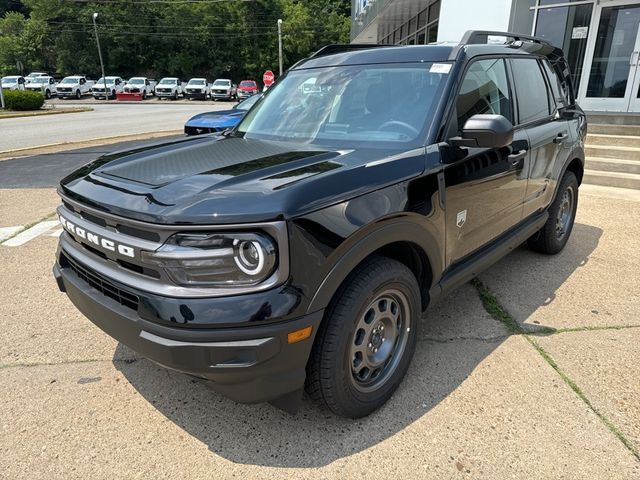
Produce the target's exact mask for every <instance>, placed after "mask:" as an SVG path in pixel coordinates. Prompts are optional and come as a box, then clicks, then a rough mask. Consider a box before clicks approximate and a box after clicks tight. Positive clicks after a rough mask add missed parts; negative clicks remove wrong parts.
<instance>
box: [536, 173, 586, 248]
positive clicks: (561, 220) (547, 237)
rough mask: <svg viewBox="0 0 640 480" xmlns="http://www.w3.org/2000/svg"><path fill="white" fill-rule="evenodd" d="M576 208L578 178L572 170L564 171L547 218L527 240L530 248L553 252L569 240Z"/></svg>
mask: <svg viewBox="0 0 640 480" xmlns="http://www.w3.org/2000/svg"><path fill="white" fill-rule="evenodd" d="M577 208H578V179H577V178H576V176H575V174H574V173H573V172H565V174H564V176H563V177H562V180H561V181H560V185H559V186H558V193H557V195H556V198H555V200H554V201H553V203H552V204H551V205H550V206H549V209H548V212H549V218H548V219H547V223H545V224H544V227H542V228H541V229H540V230H539V231H538V232H537V233H536V234H535V235H533V236H532V237H531V238H529V240H528V242H527V243H528V244H529V247H530V248H531V249H532V250H535V251H537V252H541V253H547V254H551V255H552V254H555V253H558V252H560V251H561V250H562V249H563V248H564V246H565V245H566V244H567V241H568V240H569V236H570V235H571V231H572V230H573V222H574V220H575V218H576V209H577Z"/></svg>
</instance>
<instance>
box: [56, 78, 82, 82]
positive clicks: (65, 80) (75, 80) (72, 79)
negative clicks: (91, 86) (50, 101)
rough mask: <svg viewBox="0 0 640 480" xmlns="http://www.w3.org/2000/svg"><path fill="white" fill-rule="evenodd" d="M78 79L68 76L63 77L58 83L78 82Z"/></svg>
mask: <svg viewBox="0 0 640 480" xmlns="http://www.w3.org/2000/svg"><path fill="white" fill-rule="evenodd" d="M79 81H80V79H79V78H78V77H70V78H63V79H62V81H61V82H60V83H78V82H79Z"/></svg>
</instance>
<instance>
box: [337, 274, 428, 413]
mask: <svg viewBox="0 0 640 480" xmlns="http://www.w3.org/2000/svg"><path fill="white" fill-rule="evenodd" d="M407 272H408V274H409V275H411V276H412V275H413V274H412V273H411V272H410V271H409V270H408V269H407ZM394 273H396V272H394ZM387 276H388V277H389V278H387V279H386V280H385V281H383V282H382V283H379V284H377V286H376V287H375V288H374V289H373V290H372V291H370V292H369V294H367V295H366V296H364V297H361V298H360V300H359V301H358V302H354V304H353V305H352V306H350V308H348V309H347V315H348V318H351V322H345V323H344V324H343V325H342V326H341V327H342V332H341V335H340V337H339V338H340V341H339V344H338V349H337V352H341V354H339V355H335V357H334V359H333V363H334V364H333V365H332V366H331V367H332V368H333V369H334V371H335V372H336V375H335V377H334V381H335V382H336V385H335V387H336V388H335V392H336V396H337V397H338V400H339V403H340V404H342V405H347V404H354V406H357V410H356V411H350V412H346V414H347V415H348V416H362V415H361V414H362V412H366V413H367V414H368V413H370V412H371V411H373V410H376V409H377V408H379V407H380V406H382V404H384V403H385V402H386V401H387V400H388V399H389V397H390V396H391V395H392V394H393V392H394V391H395V390H396V388H397V387H398V385H399V384H400V382H401V381H402V379H403V377H404V375H405V373H406V371H407V369H408V368H409V364H410V363H411V359H412V357H413V353H414V351H415V347H416V343H417V338H418V329H419V323H420V322H419V320H420V292H419V290H418V287H417V283H416V282H415V281H414V282H411V281H408V279H407V278H405V276H404V275H394V276H393V277H392V276H390V275H387ZM388 289H395V290H399V291H400V292H401V293H403V294H404V295H405V296H406V298H407V302H408V304H409V309H410V312H409V314H408V315H407V318H406V319H405V321H406V322H408V326H409V328H410V330H409V338H408V339H407V344H406V346H405V350H404V352H403V354H402V358H401V359H400V361H399V363H398V365H397V367H396V370H395V372H394V373H393V375H392V376H391V377H390V378H389V379H387V381H386V382H385V383H384V384H383V385H381V386H380V387H379V389H377V390H375V391H373V392H368V393H364V392H362V391H360V390H358V389H357V388H356V387H355V386H354V385H353V383H352V379H351V378H352V373H351V359H350V358H349V357H350V353H351V350H350V345H351V341H352V339H353V334H354V330H355V328H356V325H357V324H358V321H359V319H360V317H361V316H362V315H363V314H364V313H365V309H366V308H367V307H368V306H369V305H370V303H371V302H372V301H373V300H374V299H375V298H376V297H377V296H378V295H379V294H380V293H382V292H383V291H385V290H388ZM405 328H406V326H405Z"/></svg>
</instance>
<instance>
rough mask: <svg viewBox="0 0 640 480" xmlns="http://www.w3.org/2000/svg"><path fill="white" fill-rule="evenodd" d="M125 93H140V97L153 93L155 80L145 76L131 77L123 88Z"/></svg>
mask: <svg viewBox="0 0 640 480" xmlns="http://www.w3.org/2000/svg"><path fill="white" fill-rule="evenodd" d="M123 90H124V92H125V93H141V94H142V98H143V99H144V98H147V97H148V96H151V95H155V91H156V81H155V80H151V79H149V78H147V77H131V78H130V79H129V81H128V82H127V83H125V84H124V88H123Z"/></svg>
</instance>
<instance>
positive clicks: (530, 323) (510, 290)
mask: <svg viewBox="0 0 640 480" xmlns="http://www.w3.org/2000/svg"><path fill="white" fill-rule="evenodd" d="M602 233H603V232H602V230H601V229H600V228H597V227H594V226H592V225H585V224H582V223H576V224H574V227H573V231H572V233H571V237H570V238H569V242H568V243H567V246H566V247H565V249H564V250H563V251H562V252H560V253H559V254H557V255H541V254H538V253H536V252H534V251H532V250H529V249H527V248H519V249H517V250H515V251H514V252H513V253H512V254H511V255H509V256H507V257H505V258H503V259H502V260H500V261H499V262H498V263H496V264H495V265H493V266H492V267H490V268H489V269H488V270H486V271H485V272H484V273H482V274H481V275H480V278H481V279H482V280H486V284H487V285H488V286H489V288H490V289H491V290H492V292H493V293H495V294H496V296H497V298H498V300H499V301H500V302H501V304H502V305H503V306H504V307H506V308H507V310H509V313H510V314H511V315H512V317H513V318H514V319H515V321H516V322H517V323H518V324H519V325H520V326H521V327H522V328H523V329H524V330H525V331H533V332H535V331H541V332H542V333H544V331H545V330H544V329H545V328H546V329H547V330H549V331H552V329H553V326H552V325H545V322H544V320H543V317H544V315H536V316H535V318H534V317H533V315H532V314H533V313H534V312H536V311H539V310H540V309H541V308H542V309H544V308H545V307H547V306H549V305H551V304H552V303H553V302H554V301H555V300H556V292H557V291H558V289H559V288H560V287H561V286H562V285H563V284H564V282H565V280H566V279H567V278H568V277H569V276H570V275H572V274H573V273H574V272H575V271H576V270H578V269H583V268H588V267H587V265H588V262H589V259H590V257H591V254H592V253H593V251H594V250H595V249H596V247H597V245H598V242H599V241H600V238H601V237H602ZM583 300H584V299H583ZM580 301H581V299H580V298H576V299H575V302H580ZM542 312H544V310H542ZM541 320H542V321H541ZM557 322H558V319H557V318H555V319H553V321H552V319H549V323H554V324H555V325H556V326H557Z"/></svg>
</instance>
